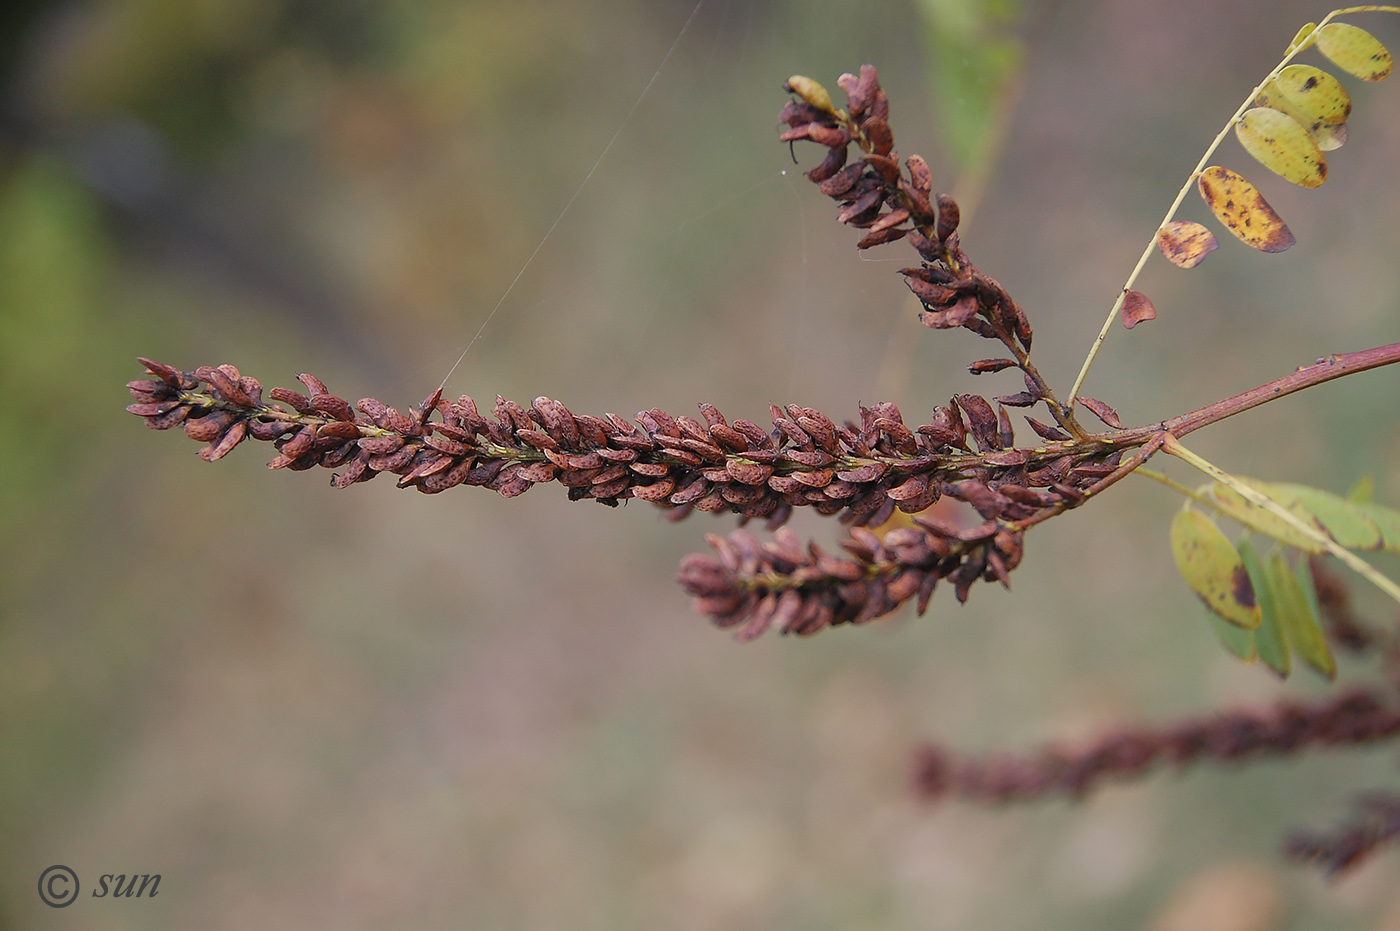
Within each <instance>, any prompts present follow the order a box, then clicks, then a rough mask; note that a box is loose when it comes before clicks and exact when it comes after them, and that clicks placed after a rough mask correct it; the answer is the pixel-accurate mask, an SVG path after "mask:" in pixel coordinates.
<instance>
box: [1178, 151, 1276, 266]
mask: <svg viewBox="0 0 1400 931" xmlns="http://www.w3.org/2000/svg"><path fill="white" fill-rule="evenodd" d="M1196 184H1197V187H1199V188H1200V191H1201V197H1202V198H1203V199H1204V200H1205V202H1206V206H1207V207H1209V208H1210V211H1211V213H1213V214H1215V218H1216V219H1217V220H1219V221H1220V222H1221V223H1223V224H1225V228H1226V229H1227V230H1229V231H1230V232H1231V233H1233V234H1234V235H1235V236H1236V237H1237V238H1238V239H1240V241H1242V242H1243V243H1244V244H1245V245H1247V246H1249V247H1250V248H1252V249H1258V250H1259V251H1260V252H1282V251H1284V250H1285V249H1287V248H1289V247H1290V246H1292V245H1293V243H1294V242H1295V241H1296V240H1294V238H1293V232H1292V231H1291V230H1290V229H1289V228H1288V224H1286V223H1284V222H1283V219H1282V218H1281V217H1280V216H1279V215H1278V214H1277V213H1275V212H1274V208H1272V207H1270V206H1269V202H1268V201H1266V200H1265V199H1264V195H1262V194H1260V193H1259V189H1258V188H1256V187H1255V186H1254V185H1252V184H1250V183H1249V182H1248V181H1246V180H1245V179H1244V178H1242V177H1240V176H1239V175H1237V174H1235V173H1234V172H1233V171H1231V170H1230V169H1228V168H1221V167H1219V166H1218V165H1217V166H1212V167H1210V168H1207V169H1206V170H1205V171H1203V172H1201V177H1200V178H1199V179H1197V182H1196Z"/></svg>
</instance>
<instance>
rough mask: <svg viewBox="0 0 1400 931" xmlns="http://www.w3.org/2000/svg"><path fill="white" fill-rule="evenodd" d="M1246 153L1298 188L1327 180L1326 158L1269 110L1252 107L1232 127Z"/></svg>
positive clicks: (1289, 120) (1287, 119) (1291, 122)
mask: <svg viewBox="0 0 1400 931" xmlns="http://www.w3.org/2000/svg"><path fill="white" fill-rule="evenodd" d="M1235 135H1236V136H1237V137H1238V138H1239V140H1240V145H1242V146H1244V149H1245V151H1246V152H1248V153H1249V154H1250V155H1252V156H1254V158H1255V160H1256V161H1257V162H1259V164H1261V165H1263V166H1264V167H1265V168H1267V169H1269V170H1270V171H1272V172H1273V173H1274V174H1276V175H1278V176H1280V177H1282V178H1286V179H1287V180H1289V181H1292V182H1293V183H1294V184H1297V185H1300V186H1301V187H1308V188H1313V187H1320V186H1321V185H1322V182H1324V181H1326V180H1327V158H1326V156H1324V155H1323V154H1322V150H1321V149H1319V148H1318V147H1317V143H1316V142H1314V141H1313V138H1312V136H1310V135H1308V131H1307V130H1306V129H1304V128H1303V127H1302V125H1301V124H1299V122H1298V121H1297V120H1295V119H1294V118H1293V117H1291V116H1289V115H1288V114H1287V113H1284V112H1283V111H1282V110H1274V109H1272V108H1271V107H1253V108H1251V109H1249V110H1246V111H1245V114H1244V116H1242V117H1240V121H1239V122H1238V123H1236V124H1235Z"/></svg>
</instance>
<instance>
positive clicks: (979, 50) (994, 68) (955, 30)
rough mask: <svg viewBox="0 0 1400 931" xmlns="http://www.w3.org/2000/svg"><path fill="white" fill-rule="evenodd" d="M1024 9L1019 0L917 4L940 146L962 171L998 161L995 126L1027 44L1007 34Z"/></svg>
mask: <svg viewBox="0 0 1400 931" xmlns="http://www.w3.org/2000/svg"><path fill="white" fill-rule="evenodd" d="M1024 7H1025V4H1024V3H1022V2H1020V0H919V8H920V10H921V12H922V13H923V16H924V21H925V23H926V32H927V35H928V46H929V56H928V60H929V68H930V86H931V87H932V88H933V93H934V97H935V99H936V100H937V101H938V108H939V117H940V128H941V129H942V131H943V136H942V141H943V144H944V145H945V146H946V147H947V148H948V150H949V151H950V153H951V155H952V157H953V161H954V164H956V165H957V166H958V168H959V169H960V170H963V171H966V170H968V169H969V168H970V167H972V166H974V165H979V164H981V163H983V162H985V161H987V160H989V159H992V160H994V159H995V158H996V154H997V152H996V149H997V147H998V146H999V136H1000V133H999V132H998V126H999V124H1000V123H1002V122H1004V120H1005V119H1006V114H1005V112H1004V111H1005V109H1006V107H1007V106H1008V105H1009V103H1010V101H1009V95H1010V92H1011V88H1012V85H1013V83H1014V82H1015V81H1016V79H1017V77H1018V76H1019V75H1020V73H1021V69H1022V68H1023V67H1024V64H1025V58H1026V48H1025V43H1024V41H1022V40H1021V39H1020V38H1019V37H1018V36H1016V35H1014V34H1013V33H1012V32H1011V29H1012V28H1013V27H1015V26H1016V25H1017V24H1018V23H1019V21H1020V20H1021V19H1022V18H1023V17H1024V16H1025V9H1024Z"/></svg>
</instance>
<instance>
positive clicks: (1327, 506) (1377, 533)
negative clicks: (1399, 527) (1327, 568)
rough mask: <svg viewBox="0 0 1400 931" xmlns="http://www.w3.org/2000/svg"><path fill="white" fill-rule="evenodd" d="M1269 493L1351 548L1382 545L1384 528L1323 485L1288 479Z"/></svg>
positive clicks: (1368, 547) (1364, 548)
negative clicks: (1382, 529) (1316, 485)
mask: <svg viewBox="0 0 1400 931" xmlns="http://www.w3.org/2000/svg"><path fill="white" fill-rule="evenodd" d="M1267 494H1269V496H1270V497H1272V498H1273V499H1274V500H1275V501H1277V502H1278V503H1280V504H1282V505H1283V506H1284V507H1286V508H1288V509H1289V510H1290V511H1292V512H1293V513H1294V514H1297V515H1298V517H1300V518H1302V519H1303V520H1304V521H1308V522H1311V523H1312V524H1314V525H1315V526H1317V527H1318V528H1319V529H1321V530H1323V531H1324V532H1325V533H1326V534H1327V535H1328V536H1330V537H1331V538H1332V539H1333V540H1336V541H1337V542H1338V543H1340V544H1341V545H1342V546H1345V547H1346V548H1347V549H1349V550H1378V549H1380V548H1381V545H1382V541H1381V530H1380V528H1379V527H1378V526H1377V525H1376V522H1375V521H1374V520H1372V519H1371V518H1370V517H1369V516H1368V515H1367V514H1366V512H1365V511H1364V510H1362V508H1361V506H1360V505H1358V504H1356V503H1354V502H1351V501H1348V500H1346V499H1345V498H1342V497H1339V496H1337V495H1334V494H1332V493H1331V492H1327V491H1323V490H1322V489H1320V488H1311V487H1309V486H1307V485H1294V484H1291V483H1286V482H1281V483H1278V484H1273V485H1269V486H1268V489H1267ZM1397 516H1400V515H1397Z"/></svg>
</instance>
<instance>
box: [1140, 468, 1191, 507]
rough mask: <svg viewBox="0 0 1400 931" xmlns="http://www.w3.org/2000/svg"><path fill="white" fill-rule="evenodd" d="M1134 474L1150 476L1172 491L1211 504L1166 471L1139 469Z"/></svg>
mask: <svg viewBox="0 0 1400 931" xmlns="http://www.w3.org/2000/svg"><path fill="white" fill-rule="evenodd" d="M1134 474H1136V475H1141V476H1142V477H1143V478H1150V479H1152V480H1153V481H1154V482H1161V483H1162V484H1163V485H1166V486H1167V487H1168V488H1170V489H1171V490H1172V491H1176V492H1180V493H1181V494H1183V495H1185V496H1186V497H1188V498H1190V499H1191V500H1192V501H1195V502H1197V503H1199V504H1210V502H1209V501H1207V500H1206V499H1205V498H1203V497H1201V496H1200V495H1198V494H1196V492H1195V491H1194V490H1192V489H1190V488H1187V487H1186V486H1185V485H1183V484H1181V483H1180V482H1178V481H1176V480H1175V479H1173V478H1172V477H1171V476H1169V475H1167V474H1166V473H1164V472H1158V471H1157V470H1156V469H1138V470H1136V472H1135V473H1134Z"/></svg>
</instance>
